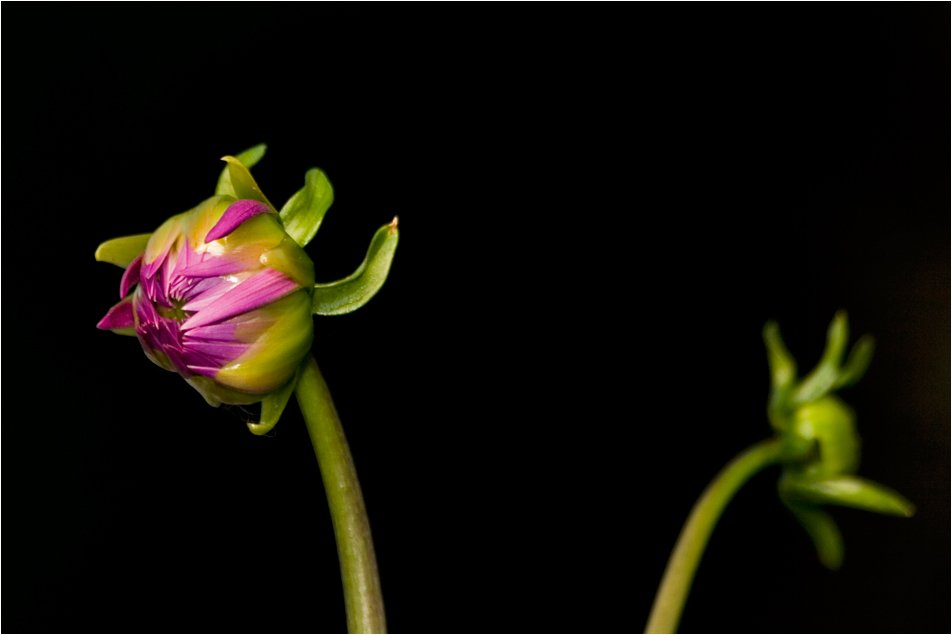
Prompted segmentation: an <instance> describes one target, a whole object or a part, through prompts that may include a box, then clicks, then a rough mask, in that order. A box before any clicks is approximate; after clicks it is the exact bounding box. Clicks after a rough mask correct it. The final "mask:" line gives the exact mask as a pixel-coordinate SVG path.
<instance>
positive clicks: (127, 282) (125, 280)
mask: <svg viewBox="0 0 952 635" xmlns="http://www.w3.org/2000/svg"><path fill="white" fill-rule="evenodd" d="M142 253H145V252H142ZM141 267H142V254H139V255H138V256H136V259H135V260H133V261H132V262H130V263H129V266H128V267H126V272H125V273H124V274H122V282H120V283H119V297H120V298H124V297H126V296H127V295H129V289H131V288H132V287H133V285H135V284H137V283H138V282H139V271H140V269H141Z"/></svg>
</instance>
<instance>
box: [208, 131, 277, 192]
mask: <svg viewBox="0 0 952 635" xmlns="http://www.w3.org/2000/svg"><path fill="white" fill-rule="evenodd" d="M267 149H268V146H266V145H265V144H263V143H259V144H258V145H256V146H254V147H252V148H248V149H247V150H245V151H244V152H239V153H238V154H237V155H235V158H236V159H238V160H239V161H241V163H242V164H243V165H244V166H245V167H246V168H248V169H249V170H250V169H251V168H253V167H254V166H255V164H256V163H257V162H258V161H260V160H261V157H263V156H264V153H265V150H267ZM215 194H228V195H229V196H235V191H234V189H233V188H232V186H231V174H230V173H229V171H228V168H227V167H226V168H225V169H224V170H222V171H221V176H219V177H218V185H217V186H216V187H215ZM235 198H238V197H237V196H236V197H235Z"/></svg>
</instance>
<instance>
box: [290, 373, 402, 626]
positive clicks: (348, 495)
mask: <svg viewBox="0 0 952 635" xmlns="http://www.w3.org/2000/svg"><path fill="white" fill-rule="evenodd" d="M294 392H295V394H296V395H297V399H298V403H299V404H300V405H301V412H302V413H303V414H304V421H305V423H306V424H307V431H308V433H309V434H310V436H311V444H312V445H313V446H314V453H315V454H316V455H317V463H318V465H319V466H320V468H321V478H322V479H323V480H324V490H325V491H326V492H327V502H328V504H329V505H330V508H331V520H332V521H333V523H334V536H335V537H336V538H337V555H338V558H339V559H340V574H341V578H342V580H343V582H344V605H345V609H346V611H347V630H348V631H349V632H351V633H385V632H386V631H387V624H386V619H385V618H384V612H383V595H381V593H380V577H379V576H378V574H377V559H376V556H374V543H373V539H372V538H371V537H370V523H369V522H368V520H367V509H366V508H365V507H364V497H363V495H362V494H361V493H360V483H359V482H358V481H357V470H356V468H355V467H354V459H353V457H351V455H350V448H349V447H348V446H347V439H346V437H344V429H343V428H342V427H341V425H340V419H339V418H338V417H337V410H336V409H335V408H334V402H333V400H332V399H331V393H330V391H329V390H328V389H327V384H326V383H325V382H324V378H323V377H322V376H321V371H320V370H319V369H318V368H317V362H316V361H314V356H313V355H311V356H310V357H309V358H308V360H307V361H306V362H305V364H304V367H303V368H302V369H301V377H300V378H299V379H298V384H297V387H296V388H295V389H294Z"/></svg>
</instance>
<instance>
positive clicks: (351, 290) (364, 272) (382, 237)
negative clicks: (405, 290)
mask: <svg viewBox="0 0 952 635" xmlns="http://www.w3.org/2000/svg"><path fill="white" fill-rule="evenodd" d="M399 239H400V232H399V230H398V229H397V217H394V218H393V222H391V223H390V224H389V225H384V226H383V227H381V228H380V229H378V230H377V233H376V234H374V237H373V240H371V241H370V249H369V250H367V257H366V258H365V259H364V261H363V263H361V265H360V267H358V268H357V271H355V272H354V273H353V274H352V275H350V276H348V277H346V278H344V279H343V280H338V281H337V282H329V283H327V284H317V285H314V297H313V310H314V313H315V314H317V315H341V314H343V313H350V312H351V311H354V310H356V309H359V308H360V307H362V306H363V305H365V304H366V303H367V302H368V301H369V300H370V298H372V297H373V296H374V294H375V293H377V291H379V290H380V287H382V286H383V283H384V281H385V280H386V279H387V273H388V272H389V271H390V263H391V262H392V261H393V254H394V252H395V251H396V249H397V242H398V241H399Z"/></svg>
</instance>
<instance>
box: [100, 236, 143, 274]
mask: <svg viewBox="0 0 952 635" xmlns="http://www.w3.org/2000/svg"><path fill="white" fill-rule="evenodd" d="M151 236H152V234H136V235H135V236H123V237H122V238H113V239H112V240H107V241H106V242H104V243H102V244H101V245H99V247H97V248H96V260H97V261H98V262H108V263H109V264H113V265H116V266H117V267H122V268H123V269H125V268H126V267H128V266H129V265H130V264H131V263H132V261H133V260H135V259H136V256H138V255H139V254H141V253H142V252H143V251H145V247H146V245H148V244H149V238H150V237H151Z"/></svg>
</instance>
